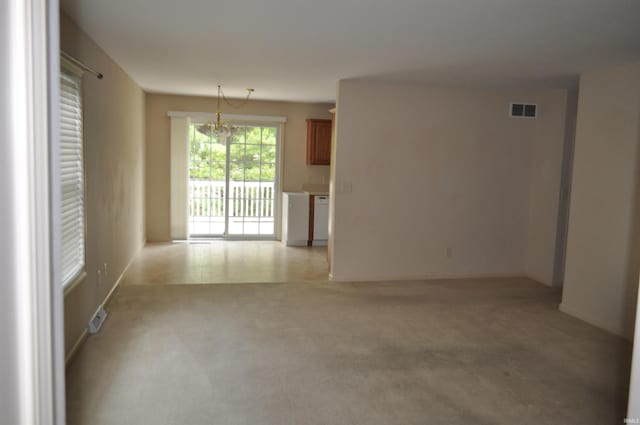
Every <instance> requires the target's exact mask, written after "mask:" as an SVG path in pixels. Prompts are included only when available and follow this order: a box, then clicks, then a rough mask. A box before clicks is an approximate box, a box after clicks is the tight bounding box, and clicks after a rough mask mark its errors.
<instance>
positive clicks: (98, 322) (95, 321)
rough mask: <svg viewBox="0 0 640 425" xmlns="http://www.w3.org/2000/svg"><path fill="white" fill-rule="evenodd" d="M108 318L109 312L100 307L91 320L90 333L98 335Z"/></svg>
mask: <svg viewBox="0 0 640 425" xmlns="http://www.w3.org/2000/svg"><path fill="white" fill-rule="evenodd" d="M106 318H107V311H106V310H105V309H104V307H102V306H100V308H99V309H98V311H96V314H94V315H93V317H92V318H91V320H89V333H90V334H96V333H98V331H99V330H100V328H101V327H102V324H103V323H104V321H105V320H106Z"/></svg>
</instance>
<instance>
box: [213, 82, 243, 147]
mask: <svg viewBox="0 0 640 425" xmlns="http://www.w3.org/2000/svg"><path fill="white" fill-rule="evenodd" d="M253 92H254V90H253V89H250V88H249V89H247V97H246V98H245V99H244V100H242V101H240V102H239V103H236V104H234V103H232V102H231V101H229V99H227V98H226V97H225V95H224V92H223V91H222V87H221V86H220V85H218V99H217V107H216V120H215V122H211V121H209V122H208V123H207V124H206V125H207V126H208V127H209V129H211V130H213V132H215V133H216V134H217V135H218V140H219V141H223V140H226V139H227V138H228V137H230V136H231V135H232V134H233V132H234V130H235V127H233V126H232V125H231V124H230V123H229V122H224V121H222V111H221V109H220V102H221V101H224V102H225V103H226V104H227V105H229V106H230V107H232V108H234V109H239V108H242V107H243V106H244V105H246V104H247V102H249V97H250V96H251V94H252V93H253Z"/></svg>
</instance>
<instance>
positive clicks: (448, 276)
mask: <svg viewBox="0 0 640 425" xmlns="http://www.w3.org/2000/svg"><path fill="white" fill-rule="evenodd" d="M518 278H527V279H529V277H528V276H525V275H524V274H522V273H430V274H418V275H410V274H408V275H393V276H380V275H371V276H356V277H353V276H352V277H349V276H347V277H346V278H344V277H338V278H336V277H335V276H333V275H332V276H331V279H332V280H333V281H335V282H387V281H411V280H454V279H518Z"/></svg>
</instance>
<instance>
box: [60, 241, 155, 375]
mask: <svg viewBox="0 0 640 425" xmlns="http://www.w3.org/2000/svg"><path fill="white" fill-rule="evenodd" d="M146 243H147V241H146V240H144V241H143V243H142V245H141V246H140V247H139V248H138V250H137V251H136V253H135V254H134V255H133V257H131V259H130V260H129V263H128V264H127V265H126V266H125V268H124V270H122V273H120V276H118V279H117V280H116V282H115V283H114V284H113V287H111V290H110V291H109V293H107V295H106V296H105V297H104V300H103V301H102V303H101V304H100V305H99V306H98V307H97V308H96V311H95V313H94V314H93V315H92V316H91V317H94V316H95V315H96V314H97V313H98V311H100V309H103V308H105V307H106V306H107V305H108V304H109V301H111V298H112V297H113V295H114V294H115V293H116V289H117V288H118V287H119V286H120V282H121V281H122V278H123V277H124V275H125V274H126V273H127V271H128V270H129V267H131V264H133V262H134V261H135V259H136V258H137V257H138V255H139V254H140V251H141V250H142V248H144V246H145V245H146ZM88 337H89V329H88V327H87V328H85V329H84V330H83V331H82V334H80V336H79V337H78V339H77V340H76V342H75V343H74V344H73V347H72V348H71V350H70V351H69V353H68V354H67V356H66V358H65V364H66V366H67V367H68V366H69V364H70V363H71V361H72V360H73V358H74V357H75V356H76V354H78V351H79V350H80V347H82V344H84V342H85V341H86V340H87V338H88Z"/></svg>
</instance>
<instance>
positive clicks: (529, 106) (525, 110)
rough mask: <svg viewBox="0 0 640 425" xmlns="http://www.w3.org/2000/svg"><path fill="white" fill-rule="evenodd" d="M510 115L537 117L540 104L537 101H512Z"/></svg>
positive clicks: (514, 116) (512, 116)
mask: <svg viewBox="0 0 640 425" xmlns="http://www.w3.org/2000/svg"><path fill="white" fill-rule="evenodd" d="M509 116H510V117H511V118H536V117H537V116H538V105H536V104H535V103H513V102H512V103H510V104H509Z"/></svg>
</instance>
